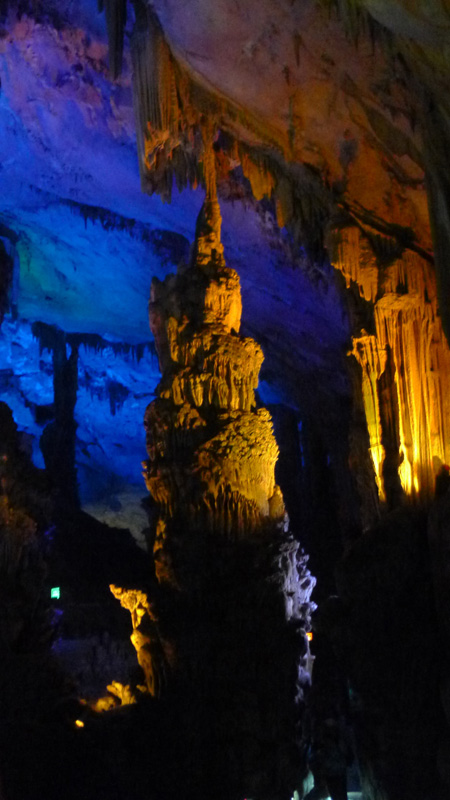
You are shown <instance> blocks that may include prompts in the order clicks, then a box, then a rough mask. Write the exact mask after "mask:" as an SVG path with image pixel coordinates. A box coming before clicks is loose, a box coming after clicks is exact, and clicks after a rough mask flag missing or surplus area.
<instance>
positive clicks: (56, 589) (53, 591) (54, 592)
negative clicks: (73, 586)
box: [50, 586, 61, 600]
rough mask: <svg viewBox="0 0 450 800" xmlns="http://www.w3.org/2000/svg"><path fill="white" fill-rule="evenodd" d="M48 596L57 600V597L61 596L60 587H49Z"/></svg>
mask: <svg viewBox="0 0 450 800" xmlns="http://www.w3.org/2000/svg"><path fill="white" fill-rule="evenodd" d="M50 597H51V598H52V600H59V598H60V597H61V589H60V588H59V586H53V588H52V589H50Z"/></svg>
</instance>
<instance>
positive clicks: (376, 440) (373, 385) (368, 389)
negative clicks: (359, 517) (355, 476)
mask: <svg viewBox="0 0 450 800" xmlns="http://www.w3.org/2000/svg"><path fill="white" fill-rule="evenodd" d="M352 352H353V355H354V356H355V357H356V359H357V361H358V363H359V364H360V366H361V369H362V393H363V402H364V411H365V414H366V421H367V428H368V431H369V441H370V454H371V456H372V461H373V466H374V470H375V479H376V482H377V487H378V492H379V495H380V499H382V500H384V499H385V494H384V486H383V475H382V468H383V461H384V455H385V454H384V447H383V445H382V436H383V431H382V428H381V420H380V404H379V396H378V381H379V379H380V377H381V375H382V373H383V372H384V368H385V365H386V353H385V351H383V350H381V348H379V346H378V343H377V340H376V337H375V336H368V335H367V334H366V335H365V336H361V337H359V338H357V339H353V351H352Z"/></svg>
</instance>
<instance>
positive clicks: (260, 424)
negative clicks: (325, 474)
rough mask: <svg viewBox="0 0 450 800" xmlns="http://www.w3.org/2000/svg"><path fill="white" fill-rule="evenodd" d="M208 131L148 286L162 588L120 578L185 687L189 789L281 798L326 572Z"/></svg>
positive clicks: (151, 657) (181, 692) (147, 645)
mask: <svg viewBox="0 0 450 800" xmlns="http://www.w3.org/2000/svg"><path fill="white" fill-rule="evenodd" d="M208 146H210V145H209V144H208V143H207V145H206V147H205V159H204V169H205V172H206V174H205V182H206V185H207V186H208V187H209V190H208V194H207V199H206V201H205V205H204V207H203V209H202V212H201V214H200V216H199V220H198V226H197V233H196V240H195V246H194V249H193V255H192V261H191V264H190V266H189V268H187V269H186V268H184V269H180V270H179V272H178V274H177V275H176V276H173V275H171V276H168V277H167V278H166V279H165V281H164V282H163V283H161V282H159V281H158V280H157V279H154V280H153V284H152V290H151V301H150V326H151V329H152V332H153V334H154V337H155V342H156V347H157V351H158V355H159V360H160V366H161V372H162V380H161V383H160V386H159V391H158V395H159V396H158V398H157V399H156V400H155V401H154V402H153V403H151V404H150V405H149V407H148V409H147V412H146V415H145V427H146V431H147V450H148V455H149V459H148V461H147V462H146V463H145V478H146V482H147V486H148V489H149V491H150V493H151V494H152V496H153V499H154V501H155V502H156V504H157V508H158V516H157V519H156V521H155V525H154V530H153V560H154V574H155V579H156V585H155V597H154V602H152V603H149V601H148V599H147V595H145V594H143V593H139V592H134V591H133V592H130V591H129V590H126V591H124V590H120V589H117V588H115V587H111V588H112V591H113V592H114V594H115V595H116V596H117V597H118V598H119V599H120V602H121V603H122V605H125V606H126V607H127V608H129V610H130V611H131V614H132V618H133V636H132V639H133V644H134V646H135V648H136V650H137V651H138V658H139V663H140V664H141V666H142V668H143V671H144V675H145V678H146V683H147V687H148V691H149V692H150V693H151V694H153V695H154V696H157V695H158V694H163V695H164V696H165V698H166V700H165V702H170V698H171V697H172V698H175V701H174V702H176V717H177V729H178V732H177V735H178V736H179V738H180V740H181V741H183V742H184V747H185V753H184V759H185V761H184V762H183V764H184V767H183V769H185V775H186V776H188V777H186V783H185V785H184V786H183V796H184V797H186V798H194V797H206V796H207V795H208V793H209V791H210V788H211V786H212V785H213V786H214V794H215V796H217V797H219V798H223V800H230V798H231V797H235V796H236V797H239V796H242V797H245V796H249V797H258V798H259V800H269V798H270V800H284V798H286V797H291V796H292V794H293V792H294V790H295V789H296V788H298V789H300V784H301V780H302V774H301V773H302V768H301V766H300V764H301V755H300V750H299V726H301V707H302V703H303V700H304V689H305V686H306V684H307V683H308V680H309V678H308V675H307V673H306V656H307V644H306V636H305V630H306V629H307V626H308V625H309V615H310V612H311V603H310V595H311V591H312V589H313V586H314V583H315V581H314V579H313V578H312V576H311V575H310V573H309V570H308V568H307V557H306V556H305V555H304V553H303V552H302V551H301V549H300V546H299V543H298V542H297V541H296V540H295V539H294V537H293V535H292V534H291V533H290V531H289V526H288V520H287V516H286V513H285V509H284V502H283V497H282V494H281V491H280V489H279V487H278V486H277V485H276V483H275V477H274V468H275V462H276V460H277V456H278V448H277V444H276V442H275V438H274V435H273V430H272V421H271V418H270V415H269V413H268V411H267V410H266V409H258V408H257V407H256V402H255V395H254V390H255V388H256V386H257V383H258V374H259V370H260V367H261V364H262V360H263V356H262V352H261V348H260V347H259V345H258V344H256V342H254V341H253V340H252V339H248V338H244V337H242V336H240V335H239V327H240V318H241V311H242V303H241V294H240V284H239V277H238V275H237V274H236V272H235V271H234V270H232V269H230V268H229V267H227V265H226V263H225V258H224V252H223V245H222V243H221V239H220V228H221V216H220V208H219V204H218V201H217V196H216V191H215V176H214V155H213V152H212V149H210V151H209V153H208ZM156 609H157V612H156ZM133 615H134V616H133ZM141 620H143V621H144V622H145V620H147V622H146V623H145V624H146V625H147V629H146V630H145V631H144V630H143V626H144V622H141ZM150 623H151V624H150ZM149 626H150V627H149ZM150 628H151V630H150ZM141 634H142V635H141ZM155 647H156V648H157V651H158V652H157V653H156V652H155ZM155 664H156V665H157V666H158V669H159V672H158V674H159V675H160V676H161V675H162V676H163V679H161V680H159V681H157V683H158V687H157V688H156V681H155V675H154V673H155ZM162 665H163V667H164V668H162Z"/></svg>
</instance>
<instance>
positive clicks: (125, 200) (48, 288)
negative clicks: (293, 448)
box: [0, 0, 450, 494]
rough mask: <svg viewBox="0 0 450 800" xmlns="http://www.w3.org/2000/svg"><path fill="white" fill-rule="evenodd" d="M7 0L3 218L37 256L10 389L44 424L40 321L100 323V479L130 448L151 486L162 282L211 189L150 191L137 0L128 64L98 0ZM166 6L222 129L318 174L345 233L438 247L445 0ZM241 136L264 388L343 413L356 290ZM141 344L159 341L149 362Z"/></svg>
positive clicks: (237, 206)
mask: <svg viewBox="0 0 450 800" xmlns="http://www.w3.org/2000/svg"><path fill="white" fill-rule="evenodd" d="M2 5H3V15H2V26H1V30H0V77H1V94H0V131H1V135H0V236H1V238H2V241H3V242H4V243H5V246H6V247H7V248H8V250H9V251H10V252H12V253H13V256H14V258H15V259H16V261H17V263H18V264H19V265H20V267H19V269H18V271H19V278H18V279H17V281H16V286H15V288H13V294H14V293H15V294H14V297H13V300H14V303H15V304H16V305H17V313H18V320H19V322H17V321H16V322H15V321H14V320H12V319H8V318H7V320H6V322H5V323H4V327H3V333H4V336H3V343H2V364H1V365H0V367H1V370H2V376H5V377H4V378H3V383H4V392H3V394H4V396H5V399H7V400H8V402H11V404H12V405H13V406H14V407H15V412H16V416H17V417H18V421H19V424H21V426H22V427H23V428H24V429H25V430H27V431H28V432H29V433H30V434H31V435H33V436H34V437H35V439H36V438H37V437H38V435H39V431H40V430H42V422H37V421H36V413H35V409H36V407H44V406H47V405H49V404H50V403H51V387H50V373H51V367H50V365H49V362H48V358H47V356H46V355H45V352H44V354H43V356H39V348H38V344H37V343H36V342H35V340H34V339H33V336H32V330H31V326H32V324H33V323H36V322H39V323H44V324H46V325H51V326H58V327H59V328H61V329H63V330H64V331H66V332H68V333H72V334H83V335H85V336H88V335H90V336H98V337H101V339H102V344H101V347H97V350H96V349H95V348H92V347H91V348H88V347H86V348H85V349H84V350H83V352H82V353H81V355H80V359H81V367H80V373H79V403H80V409H81V410H79V450H80V463H81V462H83V464H84V467H83V468H84V469H85V471H86V474H88V475H89V474H91V472H92V470H94V471H95V468H96V465H97V467H98V465H100V468H101V465H103V466H105V464H107V463H111V459H112V458H113V457H115V456H116V455H117V454H118V453H122V456H121V457H122V459H123V466H122V467H121V468H120V469H119V472H120V474H121V475H122V477H124V478H125V479H126V481H128V482H130V483H134V484H136V485H137V486H139V477H138V476H139V470H140V460H141V459H142V457H143V455H144V453H143V445H141V444H140V439H139V437H140V436H141V435H142V434H141V433H140V431H141V421H142V415H143V411H144V409H145V405H146V403H147V402H148V399H149V396H151V395H152V393H154V390H155V386H156V383H157V381H158V377H159V372H158V367H157V364H156V363H155V354H154V351H153V349H152V343H151V335H150V332H149V328H148V317H147V301H148V295H149V289H150V283H151V280H152V277H154V276H157V277H159V278H163V277H164V276H165V275H167V274H168V273H169V272H171V271H174V270H175V269H176V267H177V265H178V264H179V263H180V262H187V260H188V258H189V248H190V246H191V244H192V242H193V239H194V232H195V221H196V217H197V214H198V211H199V209H200V207H201V204H202V202H203V196H204V192H203V189H202V188H201V186H200V187H198V188H193V187H192V186H187V187H186V188H184V189H183V191H178V190H177V189H176V188H174V189H173V191H172V192H171V201H170V202H165V200H167V196H164V192H161V191H159V187H158V186H155V185H153V187H152V188H156V191H155V192H154V193H153V194H151V193H148V191H147V192H143V191H142V187H141V178H142V163H141V165H139V158H140V157H141V156H140V155H139V148H138V141H137V140H138V139H139V131H138V133H136V131H137V127H136V122H135V119H136V116H135V111H134V109H133V91H132V80H131V72H132V64H131V54H130V41H131V38H132V28H133V23H134V15H133V8H132V7H131V4H130V8H129V17H128V22H127V27H126V29H125V41H124V52H123V64H122V70H121V73H120V75H119V76H118V77H117V78H116V79H113V78H112V77H111V72H110V70H109V69H108V59H109V57H110V56H109V53H108V40H107V33H106V23H105V17H104V14H103V13H100V12H99V11H98V8H97V3H96V1H95V0H58V2H51V1H50V2H45V3H44V2H37V0H36V1H35V2H33V0H29V2H22V3H19V2H10V3H3V4H0V9H1V7H2ZM113 5H114V4H113V3H111V6H113ZM151 5H152V10H153V12H154V13H155V14H156V15H157V18H158V19H159V23H160V25H161V28H162V31H163V32H164V36H165V39H166V41H167V43H168V45H169V47H170V48H171V51H172V54H173V57H174V58H175V59H176V60H177V63H179V64H180V65H181V68H182V69H183V70H184V71H185V72H186V73H187V74H189V75H190V76H191V77H192V80H193V81H195V83H196V85H198V86H199V87H200V88H201V91H202V92H203V95H202V96H206V97H210V98H213V100H214V103H215V104H216V106H215V107H217V106H220V108H221V109H222V110H221V112H220V115H219V116H220V123H221V132H222V133H223V135H224V136H228V137H231V138H232V139H233V141H234V142H235V143H237V146H238V147H239V146H242V147H244V148H245V153H247V154H248V155H249V158H250V161H251V159H252V158H253V161H254V162H255V161H258V159H266V160H267V161H268V162H270V163H272V164H274V165H275V166H276V169H277V170H278V186H282V184H283V180H287V181H291V182H294V183H295V184H296V185H297V184H298V186H299V193H300V194H301V193H302V192H304V193H306V194H307V195H308V197H309V199H310V206H311V217H313V218H314V214H316V216H317V222H316V223H314V221H313V223H312V225H313V227H314V225H316V227H320V226H321V227H322V234H323V235H324V236H325V242H326V228H327V225H328V226H329V225H330V224H331V222H333V221H334V222H336V220H337V221H338V223H339V220H340V219H341V218H345V220H346V221H348V220H351V221H352V222H354V223H355V224H357V225H358V226H359V227H360V229H361V230H362V231H370V232H371V233H372V234H373V235H375V234H381V235H382V236H385V237H388V238H390V239H396V240H398V241H399V242H400V246H401V248H403V249H407V250H408V249H409V250H411V251H414V252H416V253H420V254H421V255H422V256H423V257H424V258H426V259H427V260H428V261H429V262H430V263H431V261H432V259H433V244H432V237H431V227H430V222H429V210H428V200H427V193H426V187H425V167H426V166H427V165H428V167H429V168H430V171H431V173H432V175H434V174H435V173H436V172H439V169H440V165H441V164H442V154H440V153H439V148H437V155H436V157H434V155H435V153H434V150H433V149H432V148H430V146H428V147H427V146H426V143H425V144H424V138H425V133H424V131H425V128H426V126H425V123H424V122H423V120H422V117H423V113H424V112H423V108H424V105H423V102H424V95H426V96H428V95H430V96H431V95H432V96H433V97H434V99H435V106H436V108H437V109H438V111H439V114H441V116H442V117H443V118H445V115H446V103H447V102H448V101H447V99H446V97H445V90H446V80H445V68H446V59H447V58H448V55H449V54H448V30H449V26H450V18H449V13H448V11H449V9H448V5H447V3H446V2H445V0H442V2H440V1H439V0H434V1H433V2H419V0H415V2H408V0H395V2H389V3H387V2H385V1H384V0H361V2H359V3H358V2H356V1H355V0H352V2H350V0H348V2H342V3H337V4H334V3H327V2H322V3H321V2H318V1H316V2H313V0H302V1H301V2H300V1H299V0H297V1H296V0H285V1H284V2H279V0H278V1H277V0H245V2H240V1H239V0H220V2H215V3H213V4H212V3H211V2H208V0H190V2H180V0H154V2H153V3H152V4H151ZM433 93H434V94H433ZM436 114H437V112H436ZM436 114H435V116H436ZM421 115H422V116H421ZM206 116H207V115H206ZM433 120H434V121H433ZM436 124H437V123H436V120H435V119H434V118H433V119H432V120H431V122H430V125H431V128H430V130H431V133H432V132H433V130H435V128H433V125H436ZM430 130H429V131H428V134H430ZM441 149H442V148H441ZM236 152H237V151H236V150H234V151H232V150H228V152H227V153H226V159H225V160H226V168H224V172H223V174H222V175H221V176H220V180H219V199H220V202H221V210H222V216H223V242H224V247H225V256H226V259H227V262H228V263H229V264H230V266H232V267H233V268H235V269H236V270H237V271H238V273H239V275H240V278H241V282H242V297H243V327H244V331H248V332H249V333H250V335H252V336H254V337H255V338H256V339H257V340H258V341H259V342H260V343H261V344H262V346H263V349H264V351H265V355H266V366H265V371H263V374H262V379H263V381H262V388H261V396H262V399H263V400H265V401H266V402H283V403H285V404H287V405H292V406H293V407H295V408H297V409H299V410H300V411H302V410H303V409H304V408H306V407H308V404H309V407H311V406H314V405H317V407H318V408H319V407H320V408H321V409H322V411H323V415H324V419H325V418H326V417H327V414H328V416H329V417H330V418H331V425H334V424H335V423H336V422H337V419H338V416H339V409H340V403H341V402H342V403H344V404H345V402H346V400H347V399H348V397H349V393H350V383H349V379H348V377H347V375H346V371H345V366H344V363H345V355H346V350H347V349H348V346H349V341H350V338H349V337H350V323H349V320H348V309H347V305H346V301H345V299H344V296H343V293H342V291H341V289H340V288H339V286H338V284H337V282H336V280H335V277H334V272H333V269H332V268H331V266H330V264H329V259H327V253H326V250H325V251H323V250H322V252H321V253H319V254H318V253H317V251H315V250H314V248H310V249H309V250H308V247H307V246H306V244H305V241H302V236H301V234H302V233H303V232H304V231H302V230H300V234H299V231H298V230H293V228H292V226H291V227H289V223H290V222H291V219H290V215H291V216H292V209H289V208H288V209H286V208H285V207H283V197H282V193H281V195H280V196H277V197H275V202H274V200H273V198H272V200H270V199H268V198H263V196H262V194H263V193H258V192H256V193H255V191H253V194H252V190H251V187H253V189H254V188H255V177H254V174H252V171H251V169H249V168H248V165H247V168H246V166H245V163H244V162H245V159H243V158H242V157H241V159H240V161H241V163H240V161H239V159H238V158H236ZM239 152H240V153H241V156H242V152H243V151H239ZM430 165H431V166H430ZM140 167H141V169H140ZM433 170H434V171H435V172H434V173H433ZM140 172H141V176H140ZM144 172H145V170H144ZM280 176H281V177H280ZM248 179H249V180H248ZM143 183H144V188H147V189H148V188H149V186H148V182H147V184H145V179H144V181H143ZM317 187H318V188H317ZM316 188H317V193H318V197H319V201H317V202H316V194H315V193H316ZM444 188H445V187H444ZM439 191H440V189H439V186H438V187H437V188H436V189H435V193H434V194H435V199H436V205H437V206H439V202H440V200H439V198H440V195H439ZM255 194H256V195H258V194H260V195H261V196H255ZM161 195H162V196H161ZM285 205H286V203H284V206H285ZM316 207H317V208H316ZM317 209H318V210H317ZM324 209H325V211H324ZM316 212H317V213H316ZM327 215H328V216H327ZM438 217H439V214H438ZM294 221H295V220H294ZM294 228H295V226H294ZM307 238H308V237H307V236H306V239H307ZM313 238H314V236H313ZM19 323H20V324H19ZM120 344H122V345H124V346H125V345H126V347H128V346H136V345H141V346H142V347H143V351H142V352H143V355H142V353H141V355H142V358H141V360H140V361H139V365H138V364H137V360H136V354H135V351H133V350H130V349H128V351H127V350H126V347H125V349H124V348H123V347H122V350H121V349H120V346H119V345H120ZM83 353H84V354H83ZM47 355H48V354H47ZM46 359H47V362H46ZM17 365H18V366H17ZM138 367H139V368H138ZM10 372H12V373H14V374H13V377H11V376H10ZM8 376H9V377H8ZM312 376H314V387H315V389H314V391H311V380H312ZM102 381H103V383H102ZM105 382H109V383H108V385H112V386H113V389H112V390H108V391H107V390H106V389H104V385H105ZM117 385H121V386H123V387H125V390H124V392H122V394H121V393H120V391H119V390H118V389H117ZM102 386H103V388H102ZM111 391H112V394H111ZM111 396H112V397H113V399H112V400H111ZM117 397H119V400H118V401H117V402H116V399H115V398H117ZM8 398H9V399H8ZM96 402H98V403H99V404H101V403H103V405H99V407H98V409H96V410H94V411H93V410H92V409H93V406H95V403H96ZM101 409H103V411H101ZM333 409H335V411H334V415H335V416H334V418H333V411H332V410H333ZM120 414H124V415H125V416H124V417H123V418H121V417H120ZM102 415H103V418H104V420H105V419H108V420H109V423H108V425H109V428H108V431H109V433H108V432H107V431H105V429H104V428H106V427H108V425H106V423H105V424H104V427H102V426H101V425H100V426H99V423H98V420H99V419H100V418H101V417H102ZM81 420H82V421H81ZM108 437H109V438H108ZM137 443H138V444H137ZM35 450H37V448H36V447H35ZM100 451H102V455H101V456H100V455H99V452H100ZM124 451H127V453H128V455H127V456H126V457H125V456H124V455H123V452H124ZM95 452H96V454H95ZM83 459H84V461H83ZM127 459H128V466H126V465H125V462H127ZM90 470H91V472H90ZM102 487H103V488H104V486H103V484H102ZM88 494H89V493H88ZM94 494H95V492H94Z"/></svg>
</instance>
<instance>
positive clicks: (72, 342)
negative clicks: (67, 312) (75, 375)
mask: <svg viewBox="0 0 450 800" xmlns="http://www.w3.org/2000/svg"><path fill="white" fill-rule="evenodd" d="M31 330H32V333H33V336H34V337H35V339H37V340H38V342H39V349H40V352H41V353H42V352H43V351H44V350H49V351H52V350H53V348H54V345H55V340H56V338H57V336H58V334H57V332H58V331H59V330H60V329H58V328H56V327H55V326H54V325H47V324H46V323H45V322H34V323H33V325H32V328H31ZM55 332H56V333H55ZM65 337H66V342H67V344H68V345H69V346H70V347H76V348H80V347H84V348H85V349H86V350H89V351H91V352H93V353H102V352H103V351H105V350H112V352H113V353H114V355H115V356H123V355H125V356H128V355H131V357H132V359H133V361H136V362H137V363H138V364H139V362H140V361H141V360H142V359H143V358H144V355H145V353H147V352H148V353H150V355H151V356H152V357H155V358H156V356H157V353H156V349H155V343H154V342H140V343H139V344H130V343H129V342H114V341H108V339H103V337H102V336H100V335H99V334H97V333H66V334H65Z"/></svg>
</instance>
